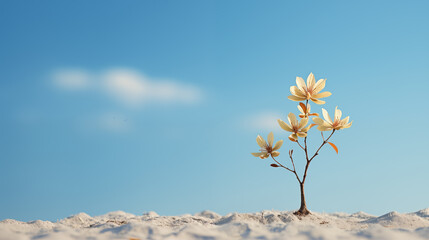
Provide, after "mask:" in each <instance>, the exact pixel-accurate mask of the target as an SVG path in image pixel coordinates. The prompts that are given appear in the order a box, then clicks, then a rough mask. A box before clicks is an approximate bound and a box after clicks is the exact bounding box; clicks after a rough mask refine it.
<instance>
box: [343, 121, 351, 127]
mask: <svg viewBox="0 0 429 240" xmlns="http://www.w3.org/2000/svg"><path fill="white" fill-rule="evenodd" d="M352 123H353V121H351V122H350V123H348V124H346V125H344V126H343V128H349V127H351V126H352Z"/></svg>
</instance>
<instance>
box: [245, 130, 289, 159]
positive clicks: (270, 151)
mask: <svg viewBox="0 0 429 240" xmlns="http://www.w3.org/2000/svg"><path fill="white" fill-rule="evenodd" d="M267 141H268V143H267V142H265V140H264V139H263V138H262V137H261V136H259V135H258V137H256V142H257V143H258V145H259V146H260V147H261V149H260V150H259V151H261V152H258V153H252V155H253V156H255V157H259V158H261V159H264V158H267V157H269V156H270V155H271V156H273V157H277V156H279V155H280V153H279V152H277V151H276V150H279V149H280V147H281V146H282V144H283V140H279V141H277V142H276V145H274V147H273V143H274V134H273V133H272V132H270V133H269V134H268V137H267Z"/></svg>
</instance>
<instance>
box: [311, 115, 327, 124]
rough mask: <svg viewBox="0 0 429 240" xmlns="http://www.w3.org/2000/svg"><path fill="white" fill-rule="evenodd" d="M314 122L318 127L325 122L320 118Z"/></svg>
mask: <svg viewBox="0 0 429 240" xmlns="http://www.w3.org/2000/svg"><path fill="white" fill-rule="evenodd" d="M313 122H314V123H315V124H317V125H322V124H323V122H325V120H323V119H321V118H320V117H315V118H313Z"/></svg>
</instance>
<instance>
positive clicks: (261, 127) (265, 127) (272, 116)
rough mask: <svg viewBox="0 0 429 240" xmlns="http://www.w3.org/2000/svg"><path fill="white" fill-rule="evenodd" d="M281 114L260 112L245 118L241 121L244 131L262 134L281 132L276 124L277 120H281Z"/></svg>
mask: <svg viewBox="0 0 429 240" xmlns="http://www.w3.org/2000/svg"><path fill="white" fill-rule="evenodd" d="M281 118H282V114H280V113H276V112H260V113H257V114H253V115H250V116H247V117H246V118H245V119H243V120H242V121H243V122H244V124H243V125H244V126H245V128H246V129H248V130H251V131H256V132H257V133H264V132H281V131H282V129H281V128H280V127H279V125H278V123H277V119H281Z"/></svg>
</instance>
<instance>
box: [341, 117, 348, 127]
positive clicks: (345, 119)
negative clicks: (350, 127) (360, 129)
mask: <svg viewBox="0 0 429 240" xmlns="http://www.w3.org/2000/svg"><path fill="white" fill-rule="evenodd" d="M347 123H349V117H346V118H344V119H343V120H341V122H340V125H346V124H347Z"/></svg>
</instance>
